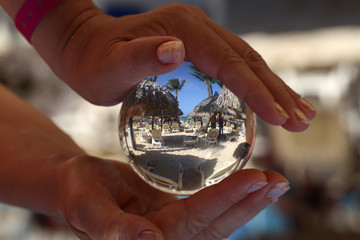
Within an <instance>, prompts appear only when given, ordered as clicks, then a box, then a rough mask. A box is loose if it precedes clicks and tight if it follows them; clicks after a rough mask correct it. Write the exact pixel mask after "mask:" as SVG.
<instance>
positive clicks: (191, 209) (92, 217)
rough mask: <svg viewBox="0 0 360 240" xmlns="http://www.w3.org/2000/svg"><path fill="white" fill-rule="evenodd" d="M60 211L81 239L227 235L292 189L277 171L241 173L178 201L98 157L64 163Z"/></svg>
mask: <svg viewBox="0 0 360 240" xmlns="http://www.w3.org/2000/svg"><path fill="white" fill-rule="evenodd" d="M63 173H64V175H63V177H62V183H63V184H62V186H63V188H62V194H61V196H62V197H61V200H60V202H61V204H60V206H59V211H60V213H61V215H62V216H63V217H64V218H65V219H66V221H67V224H68V225H69V227H70V228H71V230H72V231H73V232H74V233H75V234H76V235H77V236H78V237H79V238H81V239H107V240H111V239H121V240H135V239H136V240H137V239H149V240H150V239H151V240H152V239H156V240H158V239H173V240H176V239H179V240H187V239H198V240H201V239H203V240H212V239H223V238H225V237H227V236H228V235H230V234H231V233H232V232H233V231H235V230H236V229H237V228H239V227H240V226H242V225H244V224H245V223H247V222H248V221H249V220H250V219H251V218H253V217H254V216H255V215H256V214H257V213H258V212H260V211H261V210H262V209H264V208H265V207H266V206H267V205H269V204H271V203H272V202H274V201H276V200H277V198H278V197H280V196H281V195H282V194H284V193H285V192H286V191H287V190H289V185H288V182H287V180H286V179H285V178H284V177H282V176H281V175H280V174H278V173H276V172H272V171H265V172H261V171H259V170H254V169H249V170H241V171H238V172H236V173H234V174H232V175H231V176H229V177H228V178H226V179H224V180H223V181H222V182H220V183H218V184H216V185H213V186H211V187H208V188H205V189H203V190H201V191H199V192H198V193H196V194H194V195H192V196H190V197H188V198H184V199H181V200H179V199H178V198H177V197H176V196H175V195H171V194H167V193H163V192H160V191H158V190H156V189H154V188H152V187H150V186H149V185H148V184H146V183H145V182H144V181H142V180H141V179H140V178H139V177H138V176H137V175H136V174H135V173H134V172H133V171H132V170H131V169H130V168H129V166H128V165H126V164H123V163H120V162H117V161H109V160H102V159H98V158H93V157H87V156H84V157H79V158H75V159H73V160H71V161H69V162H67V163H66V164H65V167H64V171H63Z"/></svg>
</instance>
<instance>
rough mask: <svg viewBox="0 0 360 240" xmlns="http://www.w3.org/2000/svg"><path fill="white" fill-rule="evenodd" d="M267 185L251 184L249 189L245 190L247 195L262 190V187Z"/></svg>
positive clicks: (264, 183)
mask: <svg viewBox="0 0 360 240" xmlns="http://www.w3.org/2000/svg"><path fill="white" fill-rule="evenodd" d="M268 184H269V183H268V182H257V183H255V184H253V185H251V186H250V187H249V189H248V190H247V193H253V192H256V191H258V190H260V189H262V188H263V187H265V186H266V185H268Z"/></svg>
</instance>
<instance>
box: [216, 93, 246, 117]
mask: <svg viewBox="0 0 360 240" xmlns="http://www.w3.org/2000/svg"><path fill="white" fill-rule="evenodd" d="M216 103H217V104H218V105H219V106H220V107H222V108H224V109H227V114H226V115H227V116H226V115H225V117H226V118H232V117H234V116H235V117H236V118H240V119H241V118H244V114H245V111H246V104H245V102H243V101H241V100H240V99H239V98H238V97H237V96H236V95H235V94H233V93H232V92H231V91H230V90H229V89H228V88H226V87H225V86H223V88H222V89H221V92H220V95H219V97H218V98H217V100H216Z"/></svg>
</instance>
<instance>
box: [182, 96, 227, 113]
mask: <svg viewBox="0 0 360 240" xmlns="http://www.w3.org/2000/svg"><path fill="white" fill-rule="evenodd" d="M218 97H219V94H217V93H215V95H214V96H212V97H209V98H205V99H204V100H202V101H201V102H200V103H199V104H198V105H196V106H195V107H194V109H193V110H192V111H191V112H190V113H189V115H188V118H194V117H209V116H210V115H211V114H214V113H225V112H226V110H225V109H224V108H222V107H221V106H219V104H217V103H216V100H217V98H218Z"/></svg>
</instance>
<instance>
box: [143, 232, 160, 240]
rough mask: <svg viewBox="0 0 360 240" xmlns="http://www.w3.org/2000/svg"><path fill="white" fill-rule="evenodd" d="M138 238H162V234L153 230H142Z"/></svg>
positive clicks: (155, 239) (144, 239) (151, 239)
mask: <svg viewBox="0 0 360 240" xmlns="http://www.w3.org/2000/svg"><path fill="white" fill-rule="evenodd" d="M138 240H161V236H160V234H158V233H157V232H153V231H151V230H145V231H142V232H140V234H139V237H138Z"/></svg>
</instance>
